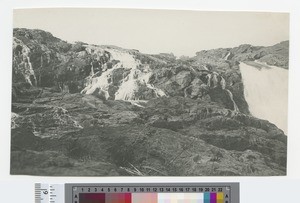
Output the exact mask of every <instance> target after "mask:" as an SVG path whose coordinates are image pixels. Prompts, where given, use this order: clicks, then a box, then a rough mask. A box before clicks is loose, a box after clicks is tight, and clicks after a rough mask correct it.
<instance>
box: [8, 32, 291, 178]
mask: <svg viewBox="0 0 300 203" xmlns="http://www.w3.org/2000/svg"><path fill="white" fill-rule="evenodd" d="M14 37H15V38H14V46H13V60H14V61H13V86H12V112H13V113H12V135H11V136H12V139H11V173H12V174H31V175H62V176H66V175H67V176H76V175H84V176H118V175H126V176H128V175H145V176H163V175H169V176H172V175H174V176H201V175H205V176H208V175H217V176H228V175H229V176H240V175H246V176H252V175H285V174H286V152H287V140H286V139H287V137H286V136H285V135H284V133H283V131H281V130H280V129H278V128H277V127H276V126H275V125H273V124H272V123H270V122H268V121H265V120H260V119H257V118H254V117H252V116H251V115H250V114H249V110H248V105H247V102H246V101H245V98H244V92H243V89H244V88H243V83H242V79H241V74H240V72H239V68H238V63H239V61H247V60H259V61H261V62H266V63H268V64H270V65H272V64H273V65H278V66H281V67H283V68H287V66H288V63H287V62H288V60H287V56H288V48H286V47H288V42H283V43H280V44H278V45H275V46H273V47H253V46H250V45H241V46H240V47H236V48H232V49H216V50H209V51H201V52H198V53H197V56H196V57H194V58H181V59H176V57H174V55H172V54H159V55H148V54H142V53H140V52H138V51H137V50H125V49H122V48H119V47H114V46H96V45H88V44H85V43H83V42H77V43H75V44H69V43H67V42H64V41H62V40H60V39H58V38H55V37H54V36H52V35H51V34H50V33H47V32H44V31H41V30H28V29H15V30H14Z"/></svg>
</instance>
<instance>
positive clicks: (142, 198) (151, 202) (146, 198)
mask: <svg viewBox="0 0 300 203" xmlns="http://www.w3.org/2000/svg"><path fill="white" fill-rule="evenodd" d="M131 198H132V203H158V198H157V193H132V196H131Z"/></svg>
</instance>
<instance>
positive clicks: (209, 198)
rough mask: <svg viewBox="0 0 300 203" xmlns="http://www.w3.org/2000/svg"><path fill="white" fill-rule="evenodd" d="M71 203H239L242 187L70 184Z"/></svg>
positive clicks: (69, 202)
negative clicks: (240, 188)
mask: <svg viewBox="0 0 300 203" xmlns="http://www.w3.org/2000/svg"><path fill="white" fill-rule="evenodd" d="M65 193H66V196H65V198H66V199H65V202H66V203H67V202H68V203H239V183H197V184H196V183H192V184H191V183H185V184H182V183H181V184H179V183H178V184H174V183H169V184H168V183H164V184H162V183H160V184H153V183H152V184H66V185H65Z"/></svg>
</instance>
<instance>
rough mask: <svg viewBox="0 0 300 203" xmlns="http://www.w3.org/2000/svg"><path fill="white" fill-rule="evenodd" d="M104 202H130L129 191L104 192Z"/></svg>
mask: <svg viewBox="0 0 300 203" xmlns="http://www.w3.org/2000/svg"><path fill="white" fill-rule="evenodd" d="M105 203H131V193H106V194H105Z"/></svg>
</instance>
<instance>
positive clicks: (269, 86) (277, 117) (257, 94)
mask: <svg viewBox="0 0 300 203" xmlns="http://www.w3.org/2000/svg"><path fill="white" fill-rule="evenodd" d="M240 71H241V74H242V78H243V83H244V94H245V99H246V101H247V103H248V105H249V110H250V112H251V114H252V115H253V116H255V117H257V118H261V119H265V120H268V121H270V122H271V123H274V124H275V125H276V126H277V127H278V128H280V129H282V130H283V131H284V132H285V134H287V104H288V70H286V69H283V68H279V67H275V66H268V67H266V65H264V66H262V67H259V68H256V67H254V66H251V65H247V64H245V63H240Z"/></svg>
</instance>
